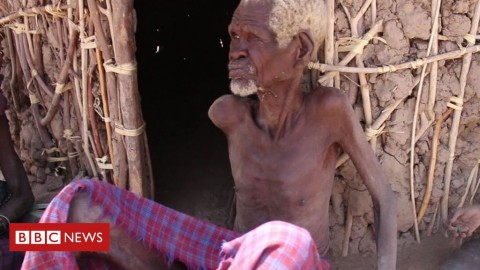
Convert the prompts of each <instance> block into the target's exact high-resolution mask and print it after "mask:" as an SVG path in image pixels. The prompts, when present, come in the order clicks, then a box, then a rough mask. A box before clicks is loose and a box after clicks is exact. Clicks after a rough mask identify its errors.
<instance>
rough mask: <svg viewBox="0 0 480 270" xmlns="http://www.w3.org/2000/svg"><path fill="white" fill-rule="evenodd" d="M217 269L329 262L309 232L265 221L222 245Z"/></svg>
mask: <svg viewBox="0 0 480 270" xmlns="http://www.w3.org/2000/svg"><path fill="white" fill-rule="evenodd" d="M221 255H222V261H221V262H220V265H219V266H218V269H217V270H245V269H257V270H268V269H275V270H307V269H308V270H323V269H325V270H326V269H330V263H329V262H328V261H326V260H324V259H321V258H320V256H319V255H318V251H317V247H316V246H315V243H314V242H313V239H312V237H311V236H310V233H309V232H308V231H307V230H305V229H303V228H300V227H298V226H295V225H293V224H290V223H286V222H282V221H271V222H268V223H265V224H263V225H261V226H259V227H258V228H256V229H254V230H252V231H250V232H249V233H247V234H245V235H243V236H240V237H238V238H236V239H234V240H232V241H230V242H227V243H224V244H223V246H222V252H221Z"/></svg>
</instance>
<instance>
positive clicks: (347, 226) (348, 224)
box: [342, 207, 353, 257]
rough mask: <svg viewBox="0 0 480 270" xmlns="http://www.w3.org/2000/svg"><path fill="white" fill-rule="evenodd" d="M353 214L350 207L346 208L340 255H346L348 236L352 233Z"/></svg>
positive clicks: (348, 242)
mask: <svg viewBox="0 0 480 270" xmlns="http://www.w3.org/2000/svg"><path fill="white" fill-rule="evenodd" d="M352 225H353V215H352V213H351V211H350V207H348V210H347V221H346V224H345V235H344V237H343V248H342V256H343V257H345V256H347V255H348V246H349V244H350V236H351V235H352Z"/></svg>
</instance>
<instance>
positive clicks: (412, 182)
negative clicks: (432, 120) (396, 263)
mask: <svg viewBox="0 0 480 270" xmlns="http://www.w3.org/2000/svg"><path fill="white" fill-rule="evenodd" d="M438 1H439V2H438V4H437V5H436V11H435V19H434V20H433V26H432V32H435V31H437V30H436V29H438V16H439V14H440V5H441V0H438ZM434 37H435V35H434V34H432V35H431V37H430V40H429V42H428V48H427V57H428V56H429V55H430V51H431V48H432V43H433V38H434ZM426 71H427V65H424V66H423V68H422V73H421V75H420V83H419V84H418V91H417V99H416V101H415V111H414V112H413V124H412V136H411V137H410V200H411V201H412V214H413V217H414V218H413V221H414V223H413V224H414V228H415V238H416V239H417V242H419V243H420V233H419V231H418V219H417V206H416V203H415V176H414V165H415V138H416V135H415V134H416V133H415V132H416V130H417V118H418V117H417V116H418V110H419V107H420V100H421V99H422V91H423V79H424V78H425V72H426Z"/></svg>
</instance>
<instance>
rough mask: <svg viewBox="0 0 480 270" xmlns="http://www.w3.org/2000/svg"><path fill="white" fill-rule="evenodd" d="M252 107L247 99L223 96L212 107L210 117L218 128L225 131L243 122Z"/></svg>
mask: <svg viewBox="0 0 480 270" xmlns="http://www.w3.org/2000/svg"><path fill="white" fill-rule="evenodd" d="M250 106H251V102H250V101H249V100H248V99H247V98H242V97H238V96H234V95H223V96H221V97H219V98H217V99H216V100H215V101H214V102H213V104H212V106H210V109H209V110H208V116H209V117H210V119H211V120H212V121H213V123H214V124H215V125H216V126H217V127H219V128H222V129H223V128H225V127H228V126H230V125H233V124H235V123H237V122H239V121H241V120H242V119H243V117H244V116H245V112H247V111H249V108H250Z"/></svg>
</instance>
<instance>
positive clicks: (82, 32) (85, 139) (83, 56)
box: [78, 1, 98, 177]
mask: <svg viewBox="0 0 480 270" xmlns="http://www.w3.org/2000/svg"><path fill="white" fill-rule="evenodd" d="M84 12H85V11H84V7H83V1H78V14H79V27H80V33H79V35H80V42H81V43H84V42H85V16H84V15H85V13H84ZM80 58H81V60H80V61H81V63H80V64H81V71H82V83H81V84H82V97H81V100H82V102H81V104H82V126H83V130H82V131H83V134H82V139H83V151H84V152H85V155H86V156H87V160H88V163H89V164H90V167H91V169H92V172H93V175H94V176H95V177H98V173H97V170H96V169H95V163H94V162H93V159H92V154H91V153H90V147H89V137H88V112H87V110H88V108H87V104H88V101H87V87H88V85H87V49H85V48H81V49H80ZM79 98H80V97H79Z"/></svg>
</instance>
